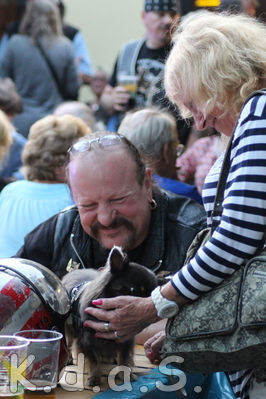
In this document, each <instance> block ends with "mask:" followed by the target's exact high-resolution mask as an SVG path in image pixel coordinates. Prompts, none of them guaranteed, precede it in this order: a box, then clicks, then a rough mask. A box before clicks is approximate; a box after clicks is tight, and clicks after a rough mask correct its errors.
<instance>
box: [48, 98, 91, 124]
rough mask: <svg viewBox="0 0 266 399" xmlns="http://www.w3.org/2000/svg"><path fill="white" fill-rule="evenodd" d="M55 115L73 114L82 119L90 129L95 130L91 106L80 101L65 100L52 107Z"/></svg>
mask: <svg viewBox="0 0 266 399" xmlns="http://www.w3.org/2000/svg"><path fill="white" fill-rule="evenodd" d="M54 115H55V116H62V115H74V116H76V117H77V118H80V119H82V120H83V121H84V122H85V123H86V124H87V125H88V126H89V128H90V129H91V130H95V119H94V116H93V113H92V111H91V108H90V107H89V106H88V105H87V104H85V103H83V102H81V101H65V102H63V103H61V104H59V105H58V106H57V107H56V108H55V109H54Z"/></svg>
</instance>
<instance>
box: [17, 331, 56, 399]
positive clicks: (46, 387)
mask: <svg viewBox="0 0 266 399" xmlns="http://www.w3.org/2000/svg"><path fill="white" fill-rule="evenodd" d="M15 336H19V337H23V338H26V339H28V340H29V342H30V344H29V347H28V357H27V360H28V362H27V369H26V380H27V381H26V384H25V393H24V398H25V399H27V398H33V397H34V399H37V398H39V397H41V396H45V397H46V398H47V399H53V398H55V397H56V386H57V382H58V360H59V353H60V341H61V339H62V337H63V335H62V334H61V333H59V332H57V331H50V330H25V331H19V332H17V333H15Z"/></svg>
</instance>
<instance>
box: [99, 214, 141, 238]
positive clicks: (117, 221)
mask: <svg viewBox="0 0 266 399" xmlns="http://www.w3.org/2000/svg"><path fill="white" fill-rule="evenodd" d="M120 226H125V227H126V228H127V229H128V230H131V231H134V226H133V223H131V222H130V221H129V220H127V219H126V218H124V217H122V216H119V217H117V218H115V219H114V220H113V221H112V223H111V224H110V225H109V226H103V225H102V224H101V223H100V222H98V221H96V222H94V223H93V224H92V225H91V232H92V234H93V235H94V236H97V235H98V231H99V229H101V230H106V231H107V230H110V229H116V228H117V227H120Z"/></svg>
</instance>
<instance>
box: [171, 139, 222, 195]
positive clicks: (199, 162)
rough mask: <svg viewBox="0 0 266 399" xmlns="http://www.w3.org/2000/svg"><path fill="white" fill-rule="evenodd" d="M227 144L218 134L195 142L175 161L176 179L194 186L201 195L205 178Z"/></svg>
mask: <svg viewBox="0 0 266 399" xmlns="http://www.w3.org/2000/svg"><path fill="white" fill-rule="evenodd" d="M227 142H228V140H227V139H226V138H225V137H221V135H220V134H219V133H213V134H211V135H210V136H207V137H202V138H199V139H197V140H195V141H194V143H193V144H192V145H191V146H190V147H189V148H187V149H186V150H185V151H184V153H183V154H182V155H181V156H180V157H179V158H178V159H177V161H176V167H177V176H178V179H179V180H180V181H181V182H186V183H189V184H195V185H196V187H197V190H198V192H199V193H200V194H202V188H203V185H204V181H205V178H206V176H207V174H208V173H209V171H210V169H211V167H212V165H213V164H214V163H215V161H216V159H217V158H219V156H220V155H221V153H222V152H224V150H225V148H226V145H227Z"/></svg>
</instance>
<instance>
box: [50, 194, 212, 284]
mask: <svg viewBox="0 0 266 399" xmlns="http://www.w3.org/2000/svg"><path fill="white" fill-rule="evenodd" d="M154 198H155V200H156V202H157V208H156V209H155V210H153V211H152V216H151V222H150V228H149V233H148V236H147V238H146V240H145V243H144V247H142V248H141V256H140V259H139V260H138V261H139V263H141V264H143V265H145V266H146V267H148V268H149V269H151V270H153V271H155V272H156V273H158V272H159V271H160V272H162V271H167V272H169V273H170V272H172V273H173V272H176V271H177V270H178V269H180V267H181V266H182V265H183V262H184V259H185V255H186V251H187V248H188V247H189V245H190V243H191V241H192V240H193V238H194V237H195V235H196V233H197V232H198V231H200V230H201V229H203V228H204V227H206V217H205V211H204V209H203V207H202V206H201V205H199V204H197V203H196V202H194V201H192V200H190V199H188V198H186V197H182V196H178V195H176V194H171V193H169V192H166V191H162V192H161V193H157V192H156V194H154ZM107 255H108V251H103V250H102V249H101V248H100V246H99V245H98V243H97V242H96V241H95V240H94V239H92V238H91V237H90V236H88V235H87V234H86V233H85V232H84V230H83V228H82V226H81V224H80V218H79V213H78V210H77V208H76V207H70V208H67V209H66V210H63V211H62V212H60V213H59V214H58V218H57V223H56V228H55V233H54V251H53V258H52V262H51V269H52V270H53V271H54V272H55V273H56V274H57V275H58V276H59V277H62V276H63V275H64V274H66V273H67V272H68V271H69V270H71V269H73V268H75V267H76V266H77V265H78V264H79V265H81V266H79V267H93V268H98V267H100V266H104V264H105V260H106V258H107Z"/></svg>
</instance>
